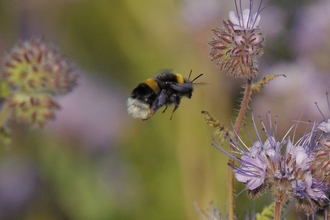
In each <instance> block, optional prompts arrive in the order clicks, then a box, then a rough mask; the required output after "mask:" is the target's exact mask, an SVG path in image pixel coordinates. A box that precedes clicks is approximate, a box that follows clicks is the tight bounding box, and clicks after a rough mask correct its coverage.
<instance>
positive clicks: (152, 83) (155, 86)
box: [144, 78, 160, 94]
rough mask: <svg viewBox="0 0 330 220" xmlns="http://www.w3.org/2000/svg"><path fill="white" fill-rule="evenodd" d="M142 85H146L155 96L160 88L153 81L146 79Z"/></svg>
mask: <svg viewBox="0 0 330 220" xmlns="http://www.w3.org/2000/svg"><path fill="white" fill-rule="evenodd" d="M144 83H145V84H147V85H148V86H149V87H150V88H151V89H152V90H153V91H154V92H155V93H156V94H159V92H160V88H159V86H158V83H157V82H156V81H155V80H154V79H151V78H150V79H147V80H146V81H144Z"/></svg>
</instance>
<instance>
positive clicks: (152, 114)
mask: <svg viewBox="0 0 330 220" xmlns="http://www.w3.org/2000/svg"><path fill="white" fill-rule="evenodd" d="M155 113H156V111H154V112H153V113H151V114H150V115H149V116H148V117H147V118H144V119H142V121H146V120H148V119H149V118H151V117H152V116H154V114H155Z"/></svg>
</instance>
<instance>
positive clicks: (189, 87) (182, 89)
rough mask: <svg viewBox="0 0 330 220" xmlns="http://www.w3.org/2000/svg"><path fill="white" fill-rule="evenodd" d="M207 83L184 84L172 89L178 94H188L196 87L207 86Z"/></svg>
mask: <svg viewBox="0 0 330 220" xmlns="http://www.w3.org/2000/svg"><path fill="white" fill-rule="evenodd" d="M206 84H207V83H182V84H173V85H171V88H172V89H174V90H176V91H178V92H187V91H189V90H192V89H193V87H195V86H200V85H206Z"/></svg>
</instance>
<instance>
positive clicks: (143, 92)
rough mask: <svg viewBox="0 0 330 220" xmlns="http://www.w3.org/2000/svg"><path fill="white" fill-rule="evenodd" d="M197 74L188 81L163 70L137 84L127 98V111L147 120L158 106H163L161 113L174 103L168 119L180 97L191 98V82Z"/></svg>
mask: <svg viewBox="0 0 330 220" xmlns="http://www.w3.org/2000/svg"><path fill="white" fill-rule="evenodd" d="M202 75H203V74H200V75H198V76H197V77H196V78H194V79H193V80H191V81H190V76H191V71H190V74H189V78H188V79H186V78H184V77H183V76H182V75H181V74H178V73H172V72H170V71H164V72H162V73H160V74H158V75H156V76H155V77H154V78H150V79H147V80H145V81H144V82H142V83H140V84H139V85H137V87H136V88H135V89H134V90H133V91H132V93H131V96H130V97H129V98H128V99H127V102H126V104H127V111H128V114H130V115H131V116H132V117H134V118H139V119H142V120H147V119H149V118H151V117H152V116H153V115H154V114H155V113H156V112H157V110H158V109H159V108H161V107H163V106H165V109H164V110H163V113H164V112H165V111H166V109H167V107H168V106H170V105H174V108H173V111H172V114H171V117H170V119H172V117H173V114H174V112H175V111H176V110H177V109H178V107H179V105H180V102H181V98H182V97H187V98H189V99H190V98H191V96H192V92H193V82H194V81H195V80H196V79H198V78H199V77H201V76H202Z"/></svg>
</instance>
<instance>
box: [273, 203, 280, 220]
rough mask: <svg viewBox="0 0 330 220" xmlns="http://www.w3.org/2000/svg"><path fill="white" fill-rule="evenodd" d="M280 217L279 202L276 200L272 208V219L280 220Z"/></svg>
mask: <svg viewBox="0 0 330 220" xmlns="http://www.w3.org/2000/svg"><path fill="white" fill-rule="evenodd" d="M280 217H281V203H280V202H279V201H276V203H275V210H274V220H280Z"/></svg>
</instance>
